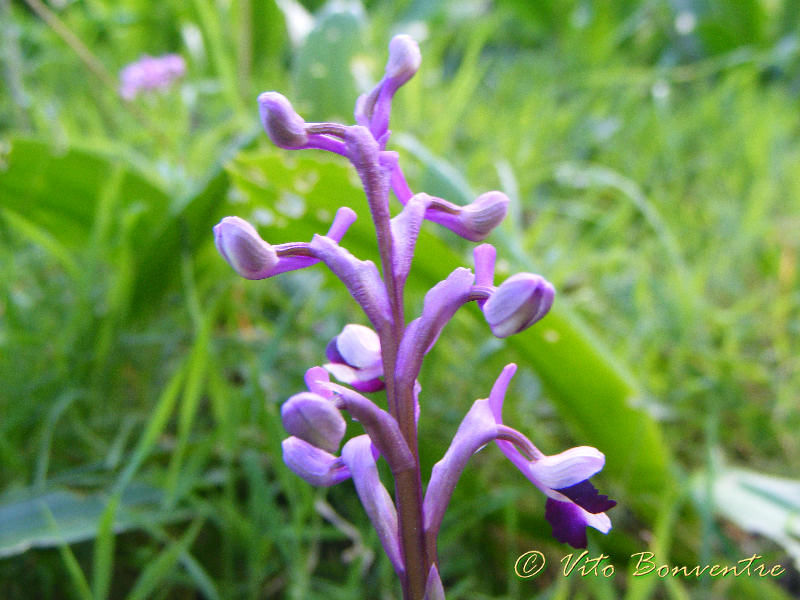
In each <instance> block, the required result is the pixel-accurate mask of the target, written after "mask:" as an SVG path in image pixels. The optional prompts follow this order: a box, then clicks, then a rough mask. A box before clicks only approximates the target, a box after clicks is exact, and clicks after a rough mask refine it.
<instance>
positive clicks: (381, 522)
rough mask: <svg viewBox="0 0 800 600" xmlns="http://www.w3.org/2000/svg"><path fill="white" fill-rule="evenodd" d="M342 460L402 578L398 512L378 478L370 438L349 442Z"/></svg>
mask: <svg viewBox="0 0 800 600" xmlns="http://www.w3.org/2000/svg"><path fill="white" fill-rule="evenodd" d="M342 460H343V461H344V463H345V464H346V465H347V467H348V468H349V469H350V472H351V473H352V474H353V483H354V484H355V486H356V492H358V497H359V498H360V499H361V504H362V505H363V506H364V511H365V512H366V513H367V516H369V519H370V521H371V522H372V526H373V527H374V528H375V531H377V532H378V539H380V541H381V544H382V545H383V549H384V551H385V552H386V554H387V556H388V557H389V560H390V561H391V562H392V565H393V566H394V570H395V572H396V573H397V574H398V575H399V576H400V577H401V578H402V576H403V574H404V573H405V565H404V564H403V555H402V551H401V549H400V541H399V539H398V529H397V510H396V509H395V506H394V502H392V497H391V496H390V495H389V492H387V491H386V488H385V487H384V486H383V483H381V480H380V477H379V476H378V467H377V465H376V463H375V458H374V456H373V454H372V449H371V444H370V439H369V436H367V435H360V436H358V437H354V438H353V439H351V440H350V441H348V442H347V443H346V444H345V445H344V448H342Z"/></svg>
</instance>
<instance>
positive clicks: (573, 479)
mask: <svg viewBox="0 0 800 600" xmlns="http://www.w3.org/2000/svg"><path fill="white" fill-rule="evenodd" d="M516 369H517V367H516V365H514V364H510V365H508V366H506V368H505V369H503V372H502V373H501V374H500V377H498V379H497V381H496V382H495V384H494V387H492V392H491V394H490V395H489V406H490V408H491V410H492V415H493V417H494V420H495V422H496V423H497V424H498V425H499V424H502V422H503V417H502V412H503V401H504V399H505V394H506V390H507V388H508V384H509V382H510V381H511V378H512V377H513V376H514V372H515V371H516ZM496 442H497V445H498V446H499V447H500V450H502V452H503V454H505V455H506V457H508V459H509V460H510V461H511V462H512V463H514V465H515V466H516V467H517V468H518V469H519V470H520V471H522V474H523V475H525V477H527V478H528V479H530V480H531V482H532V483H533V484H534V485H535V486H536V487H538V488H539V489H540V490H541V491H542V492H544V494H545V495H546V496H547V503H546V509H545V518H546V519H547V520H548V521H549V522H550V525H552V527H553V536H554V537H555V538H556V539H557V540H558V541H560V542H565V543H567V544H570V545H571V546H573V547H575V548H585V547H586V527H587V526H590V527H594V528H595V529H597V530H598V531H601V532H602V533H608V532H609V530H610V529H611V520H610V519H609V518H608V516H607V515H606V514H605V511H607V510H608V509H610V508H612V507H614V506H616V504H617V503H616V502H615V501H614V500H610V499H609V498H608V497H607V496H603V495H601V494H599V493H598V491H597V489H595V487H594V486H593V485H592V484H591V483H589V478H590V477H591V476H592V475H595V474H596V473H598V472H599V471H600V470H601V469H602V468H603V466H604V465H605V456H603V453H602V452H600V451H599V450H597V449H596V448H592V447H590V446H580V447H578V448H570V449H569V450H566V451H564V452H562V453H560V454H555V455H553V456H546V455H541V453H538V451H537V453H538V454H539V456H535V457H534V459H533V460H530V459H529V458H527V457H525V456H523V454H522V453H521V452H520V451H519V449H518V448H517V447H515V446H514V444H512V443H510V442H508V441H506V440H501V439H498V440H496Z"/></svg>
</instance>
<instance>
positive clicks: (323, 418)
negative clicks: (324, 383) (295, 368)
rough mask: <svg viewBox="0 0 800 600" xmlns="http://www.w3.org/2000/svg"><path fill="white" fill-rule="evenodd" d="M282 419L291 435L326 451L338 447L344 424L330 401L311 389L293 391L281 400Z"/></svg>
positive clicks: (344, 427) (342, 418) (333, 450)
mask: <svg viewBox="0 0 800 600" xmlns="http://www.w3.org/2000/svg"><path fill="white" fill-rule="evenodd" d="M281 421H282V422H283V427H284V429H286V431H287V432H288V433H290V434H291V435H294V436H296V437H299V438H300V439H301V440H305V441H306V442H308V443H309V444H311V445H312V446H316V447H317V448H321V449H323V450H326V451H328V452H336V451H337V450H338V449H339V444H340V443H341V441H342V438H343V437H344V431H345V429H346V428H347V424H346V423H345V421H344V417H342V414H341V413H340V412H339V409H337V408H336V407H335V406H334V405H333V402H331V401H330V400H328V399H327V398H323V397H322V396H320V395H319V394H314V393H312V392H301V393H299V394H295V395H294V396H292V397H291V398H289V399H288V400H287V401H286V402H284V403H283V406H282V407H281Z"/></svg>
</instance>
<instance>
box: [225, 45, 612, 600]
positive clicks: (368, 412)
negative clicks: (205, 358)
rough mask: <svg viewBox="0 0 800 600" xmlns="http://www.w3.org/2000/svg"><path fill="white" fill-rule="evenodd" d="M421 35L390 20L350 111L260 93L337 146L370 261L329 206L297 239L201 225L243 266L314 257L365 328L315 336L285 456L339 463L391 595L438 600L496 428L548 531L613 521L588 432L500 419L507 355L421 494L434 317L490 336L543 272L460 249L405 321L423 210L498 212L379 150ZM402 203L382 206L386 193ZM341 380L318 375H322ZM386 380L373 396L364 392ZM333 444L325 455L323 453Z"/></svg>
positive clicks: (529, 300)
mask: <svg viewBox="0 0 800 600" xmlns="http://www.w3.org/2000/svg"><path fill="white" fill-rule="evenodd" d="M420 61H421V55H420V52H419V47H418V46H417V44H416V42H414V41H413V40H412V39H411V38H410V37H408V36H405V35H400V36H395V38H393V39H392V41H391V42H390V44H389V59H388V61H387V65H386V71H385V74H384V76H383V78H382V79H381V80H380V82H378V84H377V85H376V86H375V88H373V89H372V90H371V91H370V92H369V93H367V94H364V95H362V96H361V97H360V98H359V99H358V100H357V102H356V109H355V120H356V124H355V125H341V124H338V123H306V122H305V120H304V119H303V118H302V117H301V116H300V115H298V114H297V113H296V112H295V111H294V108H293V107H292V105H291V103H290V102H289V101H288V100H287V99H286V98H285V97H284V96H282V95H281V94H279V93H278V92H265V93H263V94H261V95H260V96H259V98H258V103H259V112H260V118H261V122H262V125H263V126H264V130H265V131H266V133H267V135H268V136H269V137H270V139H271V140H272V141H273V143H275V144H276V145H277V146H279V147H281V148H284V149H287V150H303V149H316V150H323V151H328V152H333V153H335V154H339V155H341V156H344V157H346V158H347V159H348V160H349V161H350V163H351V164H352V165H353V167H354V168H355V170H356V172H357V173H358V175H359V177H360V180H361V183H362V186H363V188H364V193H365V196H366V199H367V205H368V208H369V212H370V215H371V217H372V222H373V224H374V226H375V233H376V241H377V247H378V253H379V256H380V272H379V271H378V269H377V267H376V266H375V265H374V264H373V263H372V262H371V261H364V260H360V259H358V258H357V257H355V256H353V255H352V254H351V253H350V252H349V251H348V250H346V249H345V248H344V247H343V246H342V245H341V244H340V243H341V241H342V239H343V237H344V235H345V233H346V231H347V228H348V227H349V226H350V225H351V224H352V222H353V221H354V220H355V213H354V211H353V210H352V209H350V208H347V207H343V208H341V209H340V210H339V211H338V212H337V214H336V217H335V218H334V222H333V224H332V225H331V228H330V230H329V231H328V233H327V235H315V236H314V237H313V239H312V240H311V241H310V242H288V243H283V244H278V245H274V246H273V245H271V244H269V243H267V242H266V241H264V240H263V239H261V237H260V236H259V234H258V232H257V231H256V229H255V228H254V227H253V226H252V225H250V224H249V223H247V222H246V221H244V220H242V219H239V218H238V217H226V218H225V219H223V220H222V221H221V222H220V223H219V224H218V225H217V226H216V227H215V228H214V238H215V243H216V245H217V248H218V249H219V251H220V254H221V255H222V256H223V258H225V260H227V261H228V262H229V263H230V264H231V266H232V267H233V268H234V269H235V270H236V271H237V273H239V274H240V275H242V276H243V277H245V278H247V279H265V278H269V277H272V276H274V275H277V274H279V273H283V272H286V271H291V270H295V269H300V268H306V267H309V266H311V265H313V264H316V263H318V262H322V263H324V264H325V265H326V266H327V267H328V268H329V269H330V270H331V271H332V272H333V273H334V274H335V275H336V276H337V277H338V278H339V279H340V280H341V281H342V283H343V284H344V285H345V287H346V288H347V290H348V291H349V292H350V294H351V296H352V297H353V299H354V300H355V301H356V302H357V303H358V304H359V306H360V307H361V308H362V309H363V311H364V314H365V316H366V318H367V320H368V321H369V323H370V325H371V328H370V327H366V326H365V325H360V324H349V325H346V326H345V327H344V328H343V330H342V332H341V333H340V334H339V335H338V336H336V337H335V338H334V339H333V340H331V341H330V343H329V344H328V346H327V348H326V352H325V354H326V356H327V358H328V360H329V362H328V363H327V364H325V365H324V368H323V367H312V368H311V369H309V370H308V371H307V372H306V377H305V383H306V387H307V391H303V392H300V393H298V394H295V395H294V396H292V397H291V398H289V400H287V402H286V403H285V404H284V406H283V408H282V411H281V414H282V419H283V423H284V427H285V429H286V430H287V431H288V432H289V434H290V437H289V438H287V439H286V440H284V442H283V449H284V462H285V463H286V465H287V466H288V467H289V468H290V469H291V470H292V471H294V472H295V473H296V474H297V475H298V476H300V477H302V478H303V479H305V480H306V481H307V482H309V483H310V484H312V485H318V486H329V485H335V484H338V483H340V482H342V481H344V480H346V479H352V480H353V483H354V485H355V488H356V492H357V494H358V497H359V499H360V500H361V503H362V505H363V506H364V509H365V511H366V513H367V515H368V516H369V518H370V521H371V522H372V525H373V526H374V528H375V530H376V531H377V533H378V538H379V539H380V541H381V544H382V545H383V548H384V550H385V552H386V554H387V556H388V558H389V560H390V561H391V563H392V565H393V567H394V569H395V572H396V573H397V576H398V578H399V580H400V585H401V588H402V590H403V597H404V599H405V600H442V599H443V598H444V586H443V584H442V581H441V578H440V575H439V573H440V571H439V565H438V558H437V552H436V539H437V537H438V533H439V529H440V527H441V523H442V519H443V516H444V513H445V511H446V509H447V505H448V504H449V502H450V498H451V496H452V493H453V490H454V489H455V486H456V484H457V482H458V478H459V476H460V475H461V473H462V472H463V470H464V469H465V468H466V465H467V463H468V461H469V458H470V457H471V456H472V455H473V454H474V453H475V452H477V451H478V450H479V449H480V448H481V447H483V446H484V445H486V444H488V443H489V442H492V441H494V442H495V443H496V444H497V445H498V446H499V448H500V450H501V451H502V452H503V454H505V455H506V456H507V457H508V459H509V460H510V461H511V462H512V463H513V464H514V465H515V466H516V467H517V468H519V469H520V470H521V471H522V473H523V474H524V475H525V476H526V477H527V478H528V479H529V480H530V481H531V482H532V483H533V484H534V485H535V486H536V487H538V488H539V489H540V490H541V491H542V492H543V493H544V494H545V496H546V497H547V501H546V510H545V517H546V518H547V519H548V521H550V523H551V525H552V527H553V535H554V536H555V537H556V539H558V540H560V541H563V542H565V543H569V544H571V545H573V546H576V547H581V546H582V547H585V546H586V543H587V540H586V527H587V526H589V527H593V528H595V529H598V530H599V531H601V532H603V533H607V532H608V531H609V530H610V528H611V522H610V520H609V519H608V516H607V515H606V514H605V512H606V511H607V510H608V509H610V508H611V507H613V506H614V505H615V504H616V503H615V502H614V501H613V500H609V499H608V498H607V497H606V496H603V495H600V494H599V493H598V492H597V490H596V489H595V488H594V486H592V484H590V483H589V481H588V480H589V478H590V477H591V476H593V475H594V474H596V473H597V472H598V471H600V470H601V469H602V467H603V464H604V462H605V457H604V456H603V454H602V453H601V452H600V451H599V450H597V449H595V448H590V447H586V446H581V447H577V448H571V449H569V450H567V451H565V452H562V453H560V454H555V455H550V456H548V455H546V454H545V453H543V452H542V451H540V450H539V449H538V448H537V447H536V446H535V445H534V444H533V443H532V442H531V441H530V440H529V439H528V438H527V437H525V435H524V434H522V433H520V432H519V431H517V430H516V429H513V428H511V427H509V426H508V425H506V424H504V423H503V420H502V404H503V401H504V398H505V395H506V391H507V388H508V386H509V383H510V381H511V378H512V376H513V375H514V372H515V370H516V366H515V365H513V364H510V365H508V366H506V368H505V369H504V370H503V372H502V373H501V374H500V376H499V377H498V379H497V381H496V382H495V384H494V386H493V387H492V390H491V393H490V394H489V396H488V398H484V399H479V400H476V401H475V402H474V404H473V405H472V408H471V409H470V410H469V411H468V412H467V414H466V416H465V417H464V420H463V421H462V423H461V425H460V426H459V428H458V430H457V432H456V433H455V436H454V438H453V440H452V442H451V444H450V447H449V448H448V450H447V452H446V453H445V455H444V456H443V457H442V459H441V460H440V461H439V462H438V463H436V465H435V466H434V468H433V471H432V473H431V477H430V480H429V482H428V485H427V489H426V490H425V493H424V494H423V484H422V474H421V471H420V464H419V455H418V440H417V431H418V430H417V425H418V420H419V415H420V405H419V394H420V392H421V385H420V382H419V379H418V378H419V374H420V370H421V367H422V361H423V359H424V357H425V355H426V354H427V353H428V352H429V351H430V349H431V348H432V347H433V345H434V344H435V343H436V341H437V340H438V338H439V336H440V334H441V333H442V330H443V329H444V327H445V326H446V325H447V323H448V322H449V321H450V320H451V319H452V317H453V316H454V315H455V313H456V312H457V311H458V310H459V308H461V307H462V306H463V305H465V304H467V303H470V302H475V303H476V304H477V305H478V307H479V310H481V311H482V312H483V315H484V317H485V319H486V321H487V324H488V325H489V328H490V330H491V332H492V334H494V335H495V336H496V337H499V338H504V337H508V336H510V335H514V334H516V333H519V332H521V331H523V330H525V329H527V328H528V327H530V326H532V325H533V324H534V323H536V322H538V321H540V320H541V319H542V318H544V317H545V315H546V314H547V312H548V311H549V310H550V307H551V305H552V303H553V299H554V296H555V291H554V289H553V286H552V285H551V284H550V283H549V282H548V281H547V280H546V279H545V278H543V277H542V276H540V275H536V274H532V273H518V274H515V275H512V276H511V277H509V278H508V279H506V280H505V281H504V282H503V283H501V284H500V285H499V286H495V283H494V270H495V268H494V267H495V258H496V251H495V249H494V247H493V246H492V245H490V244H481V245H479V246H477V247H476V248H475V250H474V265H475V272H474V274H473V272H472V271H471V270H470V269H467V268H457V269H455V270H454V271H453V272H452V273H451V274H450V275H449V276H448V277H447V278H446V279H444V280H443V281H440V282H439V283H437V284H436V285H435V286H434V287H433V288H431V289H430V290H429V291H428V293H427V294H426V296H425V300H424V303H423V308H422V312H421V314H420V315H419V316H418V317H416V318H414V319H413V320H411V321H410V322H408V323H406V320H405V311H404V288H405V282H406V280H407V278H408V275H409V272H410V269H411V262H412V259H413V257H414V249H415V246H416V242H417V237H418V235H419V231H420V228H421V227H422V225H423V222H424V221H426V220H427V221H431V222H434V223H437V224H439V225H441V226H443V227H445V228H447V229H449V230H450V231H452V232H453V233H455V234H456V235H459V236H461V237H463V238H465V239H468V240H471V241H482V240H484V239H486V237H487V236H488V235H489V234H490V233H491V231H492V230H493V229H494V228H495V227H496V226H497V225H498V224H499V223H500V222H501V221H502V220H503V218H505V216H506V212H507V207H508V198H507V197H506V196H505V195H504V194H502V193H501V192H497V191H490V192H486V193H484V194H482V195H480V196H478V198H476V199H475V201H474V202H472V203H471V204H468V205H466V206H460V205H457V204H454V203H452V202H449V201H448V200H445V199H443V198H436V197H434V196H430V195H428V194H424V193H418V194H414V193H413V191H412V190H411V187H410V186H409V184H408V182H407V181H406V179H405V177H404V175H403V172H402V169H401V168H400V165H399V160H398V155H397V154H396V153H395V152H391V151H387V150H386V145H387V143H388V141H389V138H390V135H391V132H390V131H389V128H388V127H389V121H390V113H391V103H392V99H393V97H394V94H395V93H396V92H397V90H398V89H399V88H400V87H401V86H402V85H403V84H404V83H405V82H406V81H408V80H409V79H410V78H411V77H413V75H414V74H415V73H416V71H417V70H418V68H419V66H420ZM391 192H393V193H394V195H395V197H396V198H397V199H398V201H399V203H400V205H401V207H402V209H401V210H400V212H399V213H398V214H397V215H395V216H394V217H392V215H391V210H390V193H391ZM331 375H332V376H333V377H334V378H335V379H337V380H339V381H340V382H341V383H335V382H332V381H331V379H330V376H331ZM384 390H385V398H386V409H383V408H381V407H380V406H379V404H378V402H379V399H378V398H377V397H373V398H374V399H373V398H370V397H367V396H365V395H364V394H379V393H380V392H381V391H384ZM342 412H344V413H347V414H349V415H350V417H351V418H352V419H353V420H355V421H358V423H359V424H360V425H361V426H362V428H363V429H364V435H360V436H357V437H354V438H352V439H350V440H349V441H347V442H346V443H345V444H344V445H343V446H342V448H341V451H339V446H340V444H341V442H342V439H343V436H344V433H345V426H344V425H345V421H344V419H343V417H342ZM337 454H338V455H337ZM380 457H383V459H384V460H386V461H387V463H388V465H389V468H390V471H391V474H392V477H393V478H394V498H393V497H392V495H391V494H389V492H388V491H387V490H386V488H385V487H384V486H383V483H382V482H381V481H380V478H379V476H378V470H377V467H376V461H377V460H378V459H379V458H380Z"/></svg>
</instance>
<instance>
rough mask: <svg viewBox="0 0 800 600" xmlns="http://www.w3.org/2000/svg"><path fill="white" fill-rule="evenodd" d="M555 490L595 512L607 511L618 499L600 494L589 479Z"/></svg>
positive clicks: (588, 510)
mask: <svg viewBox="0 0 800 600" xmlns="http://www.w3.org/2000/svg"><path fill="white" fill-rule="evenodd" d="M555 491H556V492H558V493H559V494H564V495H565V496H566V497H567V498H569V499H570V500H572V501H573V502H574V503H575V504H577V505H578V506H580V507H581V508H582V509H584V510H585V511H587V512H590V513H593V514H597V513H602V512H605V511H607V510H608V509H610V508H614V507H615V506H616V505H617V502H616V500H611V499H610V498H609V497H608V496H604V495H602V494H600V493H599V492H598V491H597V488H595V487H594V486H593V485H592V484H591V483H590V482H589V480H588V479H586V480H584V481H581V482H579V483H576V484H575V485H571V486H569V487H565V488H561V489H557V490H555Z"/></svg>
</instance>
